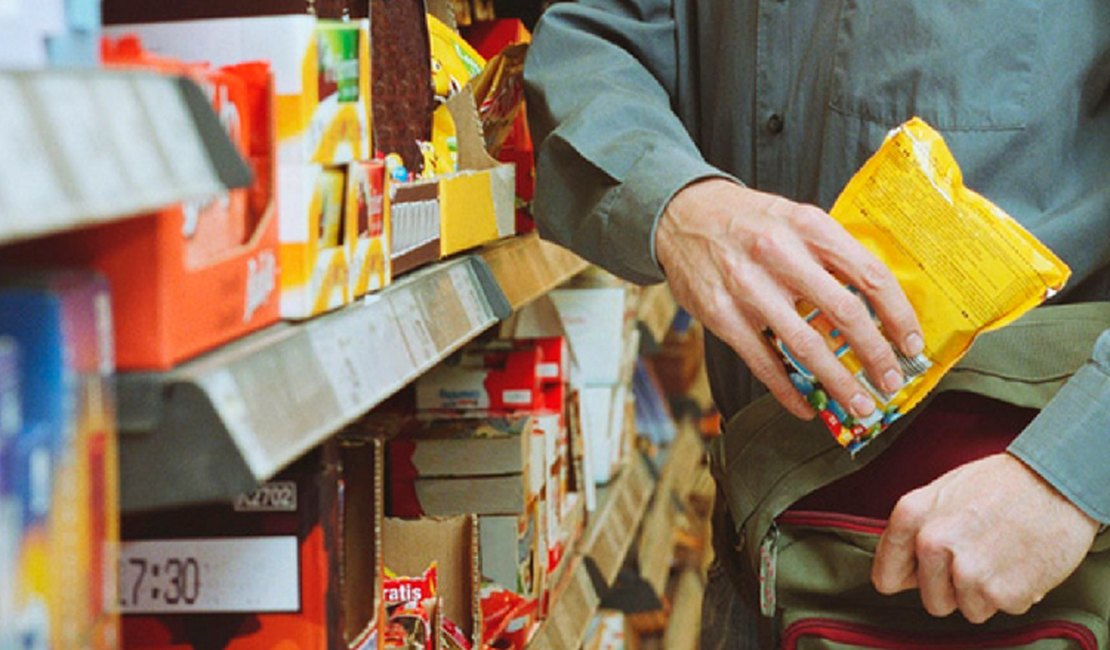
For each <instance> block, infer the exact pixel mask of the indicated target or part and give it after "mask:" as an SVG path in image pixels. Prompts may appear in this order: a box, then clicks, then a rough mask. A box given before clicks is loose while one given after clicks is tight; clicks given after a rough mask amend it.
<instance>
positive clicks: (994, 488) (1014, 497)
mask: <svg viewBox="0 0 1110 650" xmlns="http://www.w3.org/2000/svg"><path fill="white" fill-rule="evenodd" d="M1097 530H1098V523H1097V522H1096V521H1095V520H1093V519H1091V518H1090V517H1088V516H1087V515H1086V514H1084V513H1083V512H1082V511H1081V510H1079V509H1078V508H1076V507H1075V506H1074V505H1073V504H1072V503H1071V502H1070V501H1068V500H1067V499H1066V498H1065V497H1064V496H1063V495H1062V494H1060V493H1059V492H1057V491H1056V490H1055V489H1054V488H1053V487H1052V486H1050V485H1049V484H1048V483H1046V482H1045V481H1044V479H1042V478H1041V477H1040V476H1039V475H1038V474H1036V473H1035V472H1033V470H1031V469H1029V467H1027V466H1026V465H1025V464H1024V463H1022V462H1021V461H1020V460H1018V459H1017V458H1015V457H1013V456H1011V455H1009V454H996V455H994V456H988V457H986V458H983V459H981V460H977V461H975V462H972V463H968V464H967V465H963V466H961V467H957V468H956V469H954V470H952V471H950V472H948V473H947V474H945V475H944V476H941V477H940V478H938V479H937V480H935V481H933V482H932V483H930V484H929V485H926V486H925V487H922V488H918V489H917V490H914V491H913V492H910V493H908V494H906V495H905V496H903V497H902V498H901V499H900V500H899V501H898V504H897V505H896V506H895V507H894V512H893V513H891V516H890V523H889V524H888V525H887V529H886V531H885V532H884V533H883V536H882V538H880V540H879V548H878V550H877V552H876V555H875V564H874V565H873V567H872V572H871V581H872V582H873V583H874V584H875V588H876V589H878V590H879V591H880V592H882V593H884V594H893V593H896V592H899V591H902V590H905V589H912V588H914V587H917V588H918V589H919V590H920V591H921V602H922V604H923V605H924V606H925V609H926V611H928V612H929V613H930V614H932V615H934V616H947V615H949V614H951V613H952V612H954V611H956V609H959V610H960V611H961V612H962V613H963V615H964V616H965V617H967V620H969V621H971V622H972V623H982V622H984V621H986V620H987V619H989V618H990V617H991V616H993V615H994V614H995V613H997V612H998V611H1003V612H1006V613H1007V614H1022V613H1024V612H1026V611H1027V610H1028V609H1029V608H1030V607H1032V606H1033V605H1034V604H1035V603H1037V602H1039V601H1040V600H1041V598H1043V597H1044V595H1045V594H1046V593H1048V591H1049V590H1050V589H1052V588H1053V587H1055V586H1057V585H1058V584H1060V583H1061V582H1063V581H1064V579H1065V578H1067V577H1068V576H1069V575H1071V573H1072V572H1073V571H1075V568H1076V567H1077V566H1079V563H1080V562H1081V561H1082V560H1083V557H1084V556H1085V555H1086V554H1087V551H1088V550H1090V548H1091V542H1092V541H1093V540H1094V536H1095V533H1096V532H1097Z"/></svg>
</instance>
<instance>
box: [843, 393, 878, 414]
mask: <svg viewBox="0 0 1110 650" xmlns="http://www.w3.org/2000/svg"><path fill="white" fill-rule="evenodd" d="M848 407H849V408H851V409H852V414H853V415H855V416H856V417H857V418H863V417H867V416H868V415H871V413H872V412H873V411H874V410H875V400H873V399H871V398H870V397H868V396H867V395H864V394H863V393H856V394H855V395H853V396H852V399H851V401H849V402H848Z"/></svg>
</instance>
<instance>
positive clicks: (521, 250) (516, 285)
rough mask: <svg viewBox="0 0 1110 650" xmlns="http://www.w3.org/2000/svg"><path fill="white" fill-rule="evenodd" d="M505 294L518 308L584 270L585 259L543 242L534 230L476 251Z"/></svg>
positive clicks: (509, 301)
mask: <svg viewBox="0 0 1110 650" xmlns="http://www.w3.org/2000/svg"><path fill="white" fill-rule="evenodd" d="M479 255H480V257H481V258H482V260H483V261H484V262H485V263H486V264H487V265H488V266H489V269H490V273H491V274H492V276H493V278H494V279H495V280H496V282H497V284H498V286H500V287H501V289H502V290H503V291H504V293H505V299H506V300H507V301H508V303H509V305H510V306H511V307H512V309H514V310H515V309H519V308H520V307H523V306H524V305H526V304H528V303H530V302H532V301H533V300H535V299H536V298H539V297H540V296H542V295H544V294H545V293H547V292H548V291H550V290H551V289H554V288H555V287H556V286H558V285H559V284H562V283H563V282H564V281H566V280H569V279H570V278H571V277H572V276H574V275H575V274H577V273H580V272H581V271H584V270H585V269H586V267H587V266H588V264H587V263H586V261H585V260H583V259H582V258H580V257H578V256H577V255H575V254H574V253H571V252H570V251H568V250H567V249H565V248H562V247H560V246H557V245H555V244H552V243H550V242H546V241H543V240H542V239H540V238H539V236H538V235H536V233H530V234H528V235H524V236H522V237H516V238H513V239H509V240H506V241H504V242H499V243H497V244H495V245H493V246H490V247H488V248H486V249H483V250H482V251H481V252H480V253H479Z"/></svg>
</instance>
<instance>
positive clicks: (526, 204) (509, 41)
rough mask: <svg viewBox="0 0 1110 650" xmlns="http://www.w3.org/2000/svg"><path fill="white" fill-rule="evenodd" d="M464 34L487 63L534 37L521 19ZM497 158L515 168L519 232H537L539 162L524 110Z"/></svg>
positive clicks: (493, 22)
mask: <svg viewBox="0 0 1110 650" xmlns="http://www.w3.org/2000/svg"><path fill="white" fill-rule="evenodd" d="M462 31H463V36H465V37H466V40H467V41H468V42H470V44H471V45H473V46H474V49H476V50H478V52H479V53H480V54H481V55H482V56H483V57H485V58H486V59H487V60H489V59H492V58H493V57H494V56H495V55H496V54H497V53H498V52H501V51H502V50H504V49H505V48H506V47H509V46H512V45H517V44H521V43H529V42H531V40H532V35H531V34H530V33H529V32H528V29H527V28H526V27H525V26H524V23H522V22H521V21H520V19H518V18H500V19H497V20H491V21H485V22H476V23H473V24H471V25H469V26H467V27H466V28H464V29H463V30H462ZM496 157H497V159H498V160H500V161H501V162H504V163H511V164H512V165H513V166H514V167H515V168H516V199H517V203H516V231H517V232H518V233H525V232H531V231H532V230H535V222H534V221H533V220H532V199H533V198H534V197H535V194H536V163H535V147H534V146H533V144H532V136H531V131H530V129H529V128H528V115H527V111H525V110H523V109H522V110H521V111H520V113H519V114H518V115H517V116H516V120H514V121H513V125H512V131H511V132H510V134H509V136H508V137H507V138H506V139H505V141H504V143H502V145H501V149H500V150H499V151H498V152H497V156H496Z"/></svg>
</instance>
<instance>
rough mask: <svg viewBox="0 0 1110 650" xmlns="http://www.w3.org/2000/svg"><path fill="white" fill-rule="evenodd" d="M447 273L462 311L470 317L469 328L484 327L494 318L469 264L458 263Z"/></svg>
mask: <svg viewBox="0 0 1110 650" xmlns="http://www.w3.org/2000/svg"><path fill="white" fill-rule="evenodd" d="M449 274H450V276H451V284H452V285H454V287H455V295H457V296H458V297H459V303H460V304H462V307H463V311H465V312H466V315H467V316H468V317H469V318H470V327H471V329H478V328H481V327H485V326H487V325H489V324H491V323H492V322H493V321H494V320H496V319H495V318H494V316H493V312H492V311H491V310H490V307H489V303H488V302H487V301H486V298H485V295H483V294H482V289H481V285H480V283H479V282H478V278H476V277H475V276H474V271H473V270H472V269H471V268H470V265H469V264H459V265H457V266H455V267H454V268H452V269H451V270H450V271H449Z"/></svg>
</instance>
